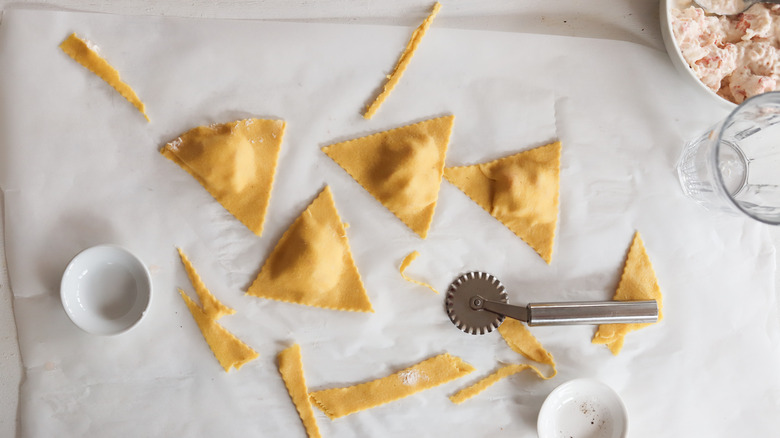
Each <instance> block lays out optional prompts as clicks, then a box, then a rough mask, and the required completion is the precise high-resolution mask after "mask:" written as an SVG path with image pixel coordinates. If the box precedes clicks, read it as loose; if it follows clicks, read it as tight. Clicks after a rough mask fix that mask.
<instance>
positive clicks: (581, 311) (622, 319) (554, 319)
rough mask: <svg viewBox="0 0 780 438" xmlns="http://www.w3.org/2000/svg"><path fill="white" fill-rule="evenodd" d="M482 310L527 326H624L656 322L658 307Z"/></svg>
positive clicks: (490, 304) (614, 304)
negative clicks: (519, 321)
mask: <svg viewBox="0 0 780 438" xmlns="http://www.w3.org/2000/svg"><path fill="white" fill-rule="evenodd" d="M474 304H477V305H478V306H481V308H482V309H484V310H487V311H490V312H493V313H497V314H499V315H504V316H508V317H510V318H514V319H519V320H521V321H525V322H526V323H528V325H531V326H534V325H574V324H628V323H640V324H641V323H652V322H656V321H658V303H657V302H656V301H655V300H647V301H570V302H558V303H532V304H529V305H527V306H513V305H511V304H506V303H501V302H497V301H489V300H484V299H483V301H482V303H474V302H473V301H472V308H473V305H474Z"/></svg>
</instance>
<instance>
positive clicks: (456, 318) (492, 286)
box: [444, 271, 507, 335]
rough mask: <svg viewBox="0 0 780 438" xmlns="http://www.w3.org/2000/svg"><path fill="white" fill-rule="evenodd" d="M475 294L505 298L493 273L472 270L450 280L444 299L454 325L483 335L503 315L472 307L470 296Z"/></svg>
mask: <svg viewBox="0 0 780 438" xmlns="http://www.w3.org/2000/svg"><path fill="white" fill-rule="evenodd" d="M476 296H480V297H482V298H484V299H486V300H490V301H500V302H503V303H506V302H507V294H506V289H505V288H504V285H503V284H501V282H500V281H499V280H498V279H497V278H496V277H494V276H492V275H490V274H488V273H485V272H479V271H474V272H468V273H466V274H463V275H461V276H460V277H458V278H457V279H455V281H453V282H452V284H450V287H449V289H447V297H446V300H445V302H444V303H445V307H446V308H447V315H449V317H450V321H452V323H453V324H455V326H456V327H458V328H459V329H461V330H463V331H464V332H466V333H471V334H472V335H484V334H485V333H490V332H492V331H493V329H495V328H497V327H498V326H499V325H501V323H502V322H504V317H503V316H502V315H498V314H496V313H493V312H488V311H487V310H475V309H473V308H472V307H471V300H472V298H474V297H476Z"/></svg>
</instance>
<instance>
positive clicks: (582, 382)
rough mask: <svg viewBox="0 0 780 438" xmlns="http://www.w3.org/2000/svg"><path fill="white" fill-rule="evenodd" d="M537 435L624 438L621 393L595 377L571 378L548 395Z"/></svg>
mask: <svg viewBox="0 0 780 438" xmlns="http://www.w3.org/2000/svg"><path fill="white" fill-rule="evenodd" d="M537 431H538V433H539V438H553V437H555V438H558V437H562V436H564V437H589V438H625V437H626V435H627V434H628V413H627V412H626V407H625V405H623V402H622V401H621V400H620V396H618V395H617V393H616V392H615V391H613V390H612V388H610V387H609V386H607V385H605V384H603V383H601V382H599V381H598V380H594V379H575V380H570V381H568V382H566V383H564V384H562V385H560V386H559V387H557V388H555V389H554V390H553V391H552V392H551V393H550V395H548V396H547V399H545V401H544V403H543V404H542V409H541V410H540V411H539V420H538V422H537Z"/></svg>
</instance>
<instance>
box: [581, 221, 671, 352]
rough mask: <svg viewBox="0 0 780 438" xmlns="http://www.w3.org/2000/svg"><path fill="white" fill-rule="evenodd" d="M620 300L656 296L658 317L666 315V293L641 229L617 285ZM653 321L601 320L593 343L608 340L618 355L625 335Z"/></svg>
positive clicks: (636, 235) (616, 295) (652, 297)
mask: <svg viewBox="0 0 780 438" xmlns="http://www.w3.org/2000/svg"><path fill="white" fill-rule="evenodd" d="M612 299H614V300H619V301H637V300H655V301H656V302H658V321H660V320H661V319H663V314H662V312H661V309H662V307H663V306H662V304H663V296H662V295H661V288H660V287H659V286H658V278H657V277H656V276H655V271H654V270H653V265H652V263H650V257H649V256H648V255H647V251H646V250H645V245H644V243H643V242H642V238H641V237H640V236H639V232H637V233H636V234H634V240H633V241H632V242H631V248H630V249H629V250H628V257H626V264H625V266H624V268H623V275H622V276H621V278H620V283H618V288H617V290H616V291H615V295H614V297H613V298H612ZM650 324H655V323H644V324H601V325H600V326H599V328H598V330H596V334H595V335H594V336H593V341H592V342H593V343H594V344H606V345H607V347H609V349H610V351H612V354H614V355H617V354H618V353H620V350H621V349H622V348H623V341H624V339H625V336H626V335H627V334H628V333H629V332H632V331H634V330H639V329H641V328H644V327H647V326H648V325H650Z"/></svg>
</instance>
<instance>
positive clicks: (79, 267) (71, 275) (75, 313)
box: [60, 245, 152, 335]
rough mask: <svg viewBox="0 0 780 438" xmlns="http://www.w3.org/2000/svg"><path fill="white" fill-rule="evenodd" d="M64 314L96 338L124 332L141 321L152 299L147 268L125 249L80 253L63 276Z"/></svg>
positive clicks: (95, 248) (106, 247)
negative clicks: (96, 336)
mask: <svg viewBox="0 0 780 438" xmlns="http://www.w3.org/2000/svg"><path fill="white" fill-rule="evenodd" d="M60 297H61V298H62V305H63V307H65V312H66V313H67V314H68V316H69V317H70V319H71V320H72V321H73V322H74V323H75V324H76V325H77V326H78V327H79V328H81V329H82V330H84V331H85V332H87V333H92V334H96V335H116V334H119V333H123V332H126V331H127V330H130V329H131V328H132V327H134V326H135V325H136V324H138V322H139V321H141V318H143V316H144V314H145V313H146V310H147V309H148V308H149V303H150V302H151V297H152V279H151V275H150V274H149V270H148V269H147V268H146V265H144V264H143V262H141V260H139V259H138V257H136V256H134V255H133V254H132V253H130V252H129V251H127V250H126V249H124V248H121V247H119V246H114V245H99V246H93V247H92V248H88V249H86V250H84V251H82V252H80V253H79V254H78V255H76V257H74V258H73V260H71V261H70V263H69V264H68V266H67V268H65V273H64V274H63V275H62V284H61V285H60Z"/></svg>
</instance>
